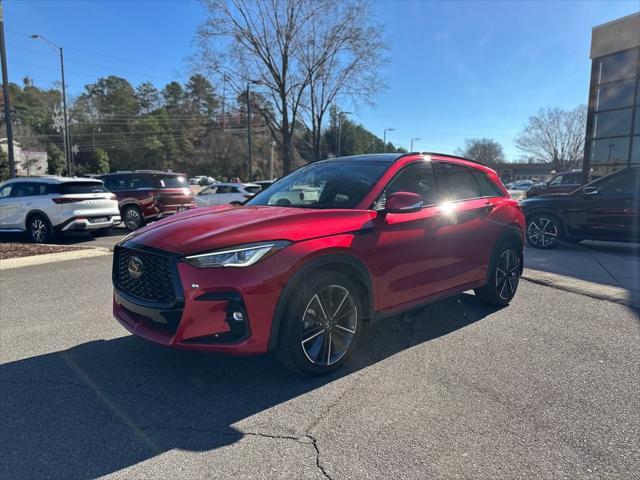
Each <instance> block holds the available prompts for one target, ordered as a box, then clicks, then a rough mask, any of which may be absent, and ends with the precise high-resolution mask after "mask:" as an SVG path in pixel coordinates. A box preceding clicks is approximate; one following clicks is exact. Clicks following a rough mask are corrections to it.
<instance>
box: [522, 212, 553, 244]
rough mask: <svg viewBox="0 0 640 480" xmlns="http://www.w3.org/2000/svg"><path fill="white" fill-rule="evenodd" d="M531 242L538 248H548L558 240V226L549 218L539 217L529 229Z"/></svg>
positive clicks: (530, 224) (528, 233)
mask: <svg viewBox="0 0 640 480" xmlns="http://www.w3.org/2000/svg"><path fill="white" fill-rule="evenodd" d="M527 237H529V241H530V242H531V243H532V244H533V245H535V246H537V247H548V246H549V245H552V244H553V243H555V242H556V241H557V240H558V226H557V225H556V222H554V221H553V220H552V219H550V218H547V217H537V218H536V219H535V220H533V221H532V222H531V223H529V226H528V227H527Z"/></svg>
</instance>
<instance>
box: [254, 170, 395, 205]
mask: <svg viewBox="0 0 640 480" xmlns="http://www.w3.org/2000/svg"><path fill="white" fill-rule="evenodd" d="M388 166H389V163H387V162H376V161H367V160H355V161H346V160H333V161H331V160H330V161H325V162H317V163H312V164H310V165H307V166H305V167H302V168H300V169H298V170H296V171H295V172H292V173H290V174H289V175H287V176H286V177H283V178H281V179H280V180H278V181H277V182H275V183H274V184H273V185H271V186H270V187H269V188H268V189H267V190H262V191H261V192H259V193H258V194H256V196H255V197H253V198H252V199H251V200H249V201H248V202H247V203H246V204H245V205H276V206H283V207H298V208H321V209H324V208H339V209H347V208H356V207H357V206H358V204H359V203H360V202H361V201H362V200H363V199H364V197H365V196H366V195H367V194H368V193H369V192H370V191H371V189H372V188H373V186H374V185H375V184H376V182H377V181H378V180H379V179H380V177H381V176H382V174H383V173H384V171H385V170H386V169H387V168H388Z"/></svg>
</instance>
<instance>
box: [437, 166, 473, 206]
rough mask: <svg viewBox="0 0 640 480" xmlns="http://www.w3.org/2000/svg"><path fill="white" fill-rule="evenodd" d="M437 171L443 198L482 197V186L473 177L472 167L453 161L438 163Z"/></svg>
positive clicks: (451, 199)
mask: <svg viewBox="0 0 640 480" xmlns="http://www.w3.org/2000/svg"><path fill="white" fill-rule="evenodd" d="M437 172H438V184H439V185H440V187H441V189H442V199H443V200H445V201H446V200H449V201H453V200H464V199H467V198H478V197H482V194H481V192H480V186H479V185H478V182H476V180H475V178H473V175H472V173H471V169H470V168H467V167H465V166H463V165H456V164H453V163H438V164H437Z"/></svg>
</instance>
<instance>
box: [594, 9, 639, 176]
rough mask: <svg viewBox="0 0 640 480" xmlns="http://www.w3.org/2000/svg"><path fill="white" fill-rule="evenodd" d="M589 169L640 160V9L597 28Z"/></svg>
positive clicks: (604, 169)
mask: <svg viewBox="0 0 640 480" xmlns="http://www.w3.org/2000/svg"><path fill="white" fill-rule="evenodd" d="M590 57H591V83H590V87H589V113H588V116H587V131H586V142H585V155H584V162H583V174H584V177H585V179H586V178H587V177H588V176H589V174H591V175H592V176H594V177H600V176H602V175H606V174H607V173H611V172H613V171H615V170H619V169H621V168H625V167H627V166H629V165H632V164H640V81H639V78H640V13H637V14H633V15H629V16H627V17H623V18H620V19H618V20H614V21H612V22H609V23H605V24H604V25H599V26H597V27H594V28H593V32H592V34H591V55H590Z"/></svg>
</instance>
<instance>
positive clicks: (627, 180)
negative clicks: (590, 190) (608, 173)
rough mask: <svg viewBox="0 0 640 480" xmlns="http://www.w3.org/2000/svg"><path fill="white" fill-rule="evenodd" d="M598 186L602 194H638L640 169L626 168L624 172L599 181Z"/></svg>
mask: <svg viewBox="0 0 640 480" xmlns="http://www.w3.org/2000/svg"><path fill="white" fill-rule="evenodd" d="M597 188H598V191H599V192H600V193H602V195H606V196H617V195H622V196H626V195H637V194H638V193H639V192H640V169H638V168H634V169H631V170H626V171H625V172H624V173H621V174H618V175H614V176H613V177H611V178H607V179H603V180H602V181H601V182H599V183H597Z"/></svg>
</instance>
